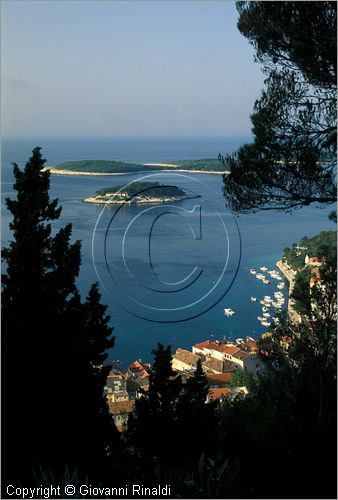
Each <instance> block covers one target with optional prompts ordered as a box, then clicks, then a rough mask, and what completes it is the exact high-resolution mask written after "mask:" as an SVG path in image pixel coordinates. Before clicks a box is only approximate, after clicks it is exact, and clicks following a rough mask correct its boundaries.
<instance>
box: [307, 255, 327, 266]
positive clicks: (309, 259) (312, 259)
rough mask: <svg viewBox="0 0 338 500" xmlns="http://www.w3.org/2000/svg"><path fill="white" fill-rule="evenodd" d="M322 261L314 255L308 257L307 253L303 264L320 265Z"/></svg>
mask: <svg viewBox="0 0 338 500" xmlns="http://www.w3.org/2000/svg"><path fill="white" fill-rule="evenodd" d="M323 263H324V259H320V258H318V257H316V256H313V257H309V256H308V255H305V265H306V266H308V267H310V266H321V265H322V264H323Z"/></svg>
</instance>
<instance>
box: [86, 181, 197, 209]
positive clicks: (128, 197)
mask: <svg viewBox="0 0 338 500" xmlns="http://www.w3.org/2000/svg"><path fill="white" fill-rule="evenodd" d="M191 198H200V195H198V194H195V193H191V194H187V193H186V192H185V191H184V190H183V189H180V188H179V187H177V186H166V185H161V184H160V183H159V182H133V183H132V184H130V185H119V186H110V187H107V188H103V189H100V190H98V191H96V193H95V195H94V196H92V197H89V198H84V199H83V200H82V201H83V202H85V203H99V204H131V203H159V202H161V203H168V202H172V201H182V200H187V199H191Z"/></svg>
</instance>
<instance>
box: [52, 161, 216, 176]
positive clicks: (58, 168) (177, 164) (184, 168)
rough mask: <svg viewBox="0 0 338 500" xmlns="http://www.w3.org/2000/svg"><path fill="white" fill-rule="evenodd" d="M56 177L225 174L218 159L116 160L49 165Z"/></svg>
mask: <svg viewBox="0 0 338 500" xmlns="http://www.w3.org/2000/svg"><path fill="white" fill-rule="evenodd" d="M44 170H45V171H47V170H48V171H49V172H50V173H51V174H55V175H95V176H100V175H126V174H135V173H141V174H146V173H154V172H184V173H189V172H195V173H198V174H214V175H216V174H218V175H220V174H221V175H222V174H224V167H223V164H222V163H221V162H220V160H218V159H214V158H209V159H208V158H206V159H198V160H176V161H174V162H170V163H162V162H161V163H159V162H153V163H127V162H122V161H116V160H75V161H67V162H63V163H59V164H57V165H49V166H46V167H45V168H44Z"/></svg>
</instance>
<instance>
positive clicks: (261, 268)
mask: <svg viewBox="0 0 338 500" xmlns="http://www.w3.org/2000/svg"><path fill="white" fill-rule="evenodd" d="M259 269H260V270H261V271H263V273H266V272H267V270H268V268H267V267H264V266H263V267H260V268H259Z"/></svg>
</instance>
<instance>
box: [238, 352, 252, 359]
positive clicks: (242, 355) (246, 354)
mask: <svg viewBox="0 0 338 500" xmlns="http://www.w3.org/2000/svg"><path fill="white" fill-rule="evenodd" d="M252 354H253V353H252V352H245V351H238V352H236V354H234V357H235V358H237V359H240V360H242V361H244V360H246V359H248V358H250V356H251V355H252Z"/></svg>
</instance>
